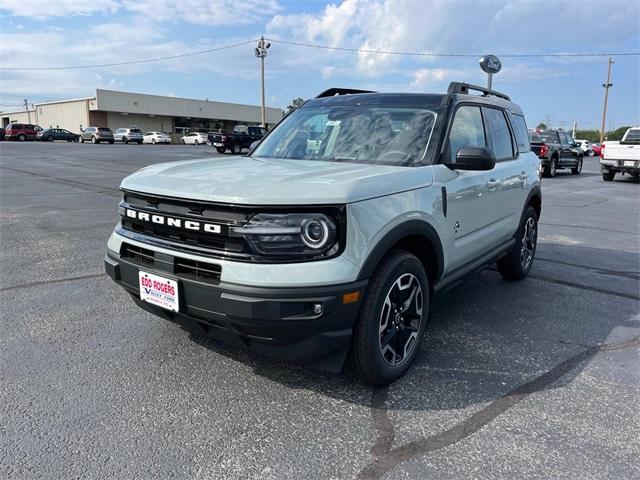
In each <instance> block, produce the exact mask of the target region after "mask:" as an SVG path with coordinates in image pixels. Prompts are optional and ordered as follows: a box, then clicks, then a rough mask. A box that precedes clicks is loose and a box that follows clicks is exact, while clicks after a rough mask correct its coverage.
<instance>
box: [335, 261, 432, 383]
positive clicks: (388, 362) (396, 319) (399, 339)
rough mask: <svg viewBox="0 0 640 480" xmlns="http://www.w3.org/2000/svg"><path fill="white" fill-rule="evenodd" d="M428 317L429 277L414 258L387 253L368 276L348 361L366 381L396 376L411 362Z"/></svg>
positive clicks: (402, 373) (350, 366)
mask: <svg viewBox="0 0 640 480" xmlns="http://www.w3.org/2000/svg"><path fill="white" fill-rule="evenodd" d="M428 318H429V280H428V278H427V274H426V272H425V269H424V267H423V265H422V263H421V262H420V260H418V258H417V257H416V256H415V255H413V254H412V253H409V252H407V251H404V250H393V251H391V253H389V254H388V255H387V256H386V257H385V258H384V260H383V261H382V263H381V264H380V265H379V266H378V268H377V270H376V271H375V272H374V274H373V276H372V277H371V282H370V283H369V286H368V287H367V292H366V295H365V297H364V300H363V303H362V306H361V309H360V315H359V318H358V321H357V324H356V326H355V328H354V332H353V342H352V346H351V351H350V352H349V358H348V366H349V368H350V370H351V371H352V372H353V373H355V374H356V375H357V376H358V377H359V378H360V379H361V380H363V381H364V382H365V383H367V384H369V385H387V384H389V383H391V382H393V381H394V380H397V379H398V378H400V377H401V376H402V375H404V374H405V372H406V371H407V370H408V369H409V367H410V366H411V364H412V363H413V361H414V359H415V357H416V355H417V354H418V351H419V350H420V343H421V341H422V336H423V334H424V330H425V327H426V324H427V319H428Z"/></svg>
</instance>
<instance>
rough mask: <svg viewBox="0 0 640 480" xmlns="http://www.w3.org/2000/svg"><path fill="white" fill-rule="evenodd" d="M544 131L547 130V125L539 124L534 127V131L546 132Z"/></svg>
mask: <svg viewBox="0 0 640 480" xmlns="http://www.w3.org/2000/svg"><path fill="white" fill-rule="evenodd" d="M546 129H547V124H546V123H542V122H540V123H539V124H538V126H537V127H536V130H546Z"/></svg>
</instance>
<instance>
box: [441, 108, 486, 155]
mask: <svg viewBox="0 0 640 480" xmlns="http://www.w3.org/2000/svg"><path fill="white" fill-rule="evenodd" d="M448 142H449V150H448V155H449V159H448V163H453V162H455V161H456V154H457V153H458V150H460V149H461V148H462V147H485V146H486V145H487V142H486V139H485V136H484V126H483V123H482V114H481V113H480V107H472V106H466V105H464V106H462V107H460V108H458V110H457V111H456V116H455V117H454V119H453V123H452V124H451V131H450V132H449V140H448Z"/></svg>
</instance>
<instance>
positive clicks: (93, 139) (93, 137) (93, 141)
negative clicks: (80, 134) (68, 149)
mask: <svg viewBox="0 0 640 480" xmlns="http://www.w3.org/2000/svg"><path fill="white" fill-rule="evenodd" d="M91 143H100V142H99V141H98V140H97V139H96V137H95V135H94V136H92V137H91Z"/></svg>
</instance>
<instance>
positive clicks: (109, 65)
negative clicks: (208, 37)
mask: <svg viewBox="0 0 640 480" xmlns="http://www.w3.org/2000/svg"><path fill="white" fill-rule="evenodd" d="M253 42H255V40H247V41H245V42H239V43H233V44H231V45H224V46H222V47H216V48H208V49H207V50H199V51H197V52H188V53H180V54H178V55H170V56H167V57H156V58H147V59H144V60H130V61H128V62H115V63H100V64H95V65H67V66H64V67H5V66H0V70H14V71H16V70H22V71H26V70H29V71H33V70H81V69H86V68H102V67H121V66H124V65H136V64H139V63H150V62H160V61H162V60H173V59H175V58H184V57H192V56H194V55H202V54H205V53H211V52H218V51H220V50H226V49H229V48H234V47H239V46H242V45H248V44H250V43H253Z"/></svg>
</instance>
